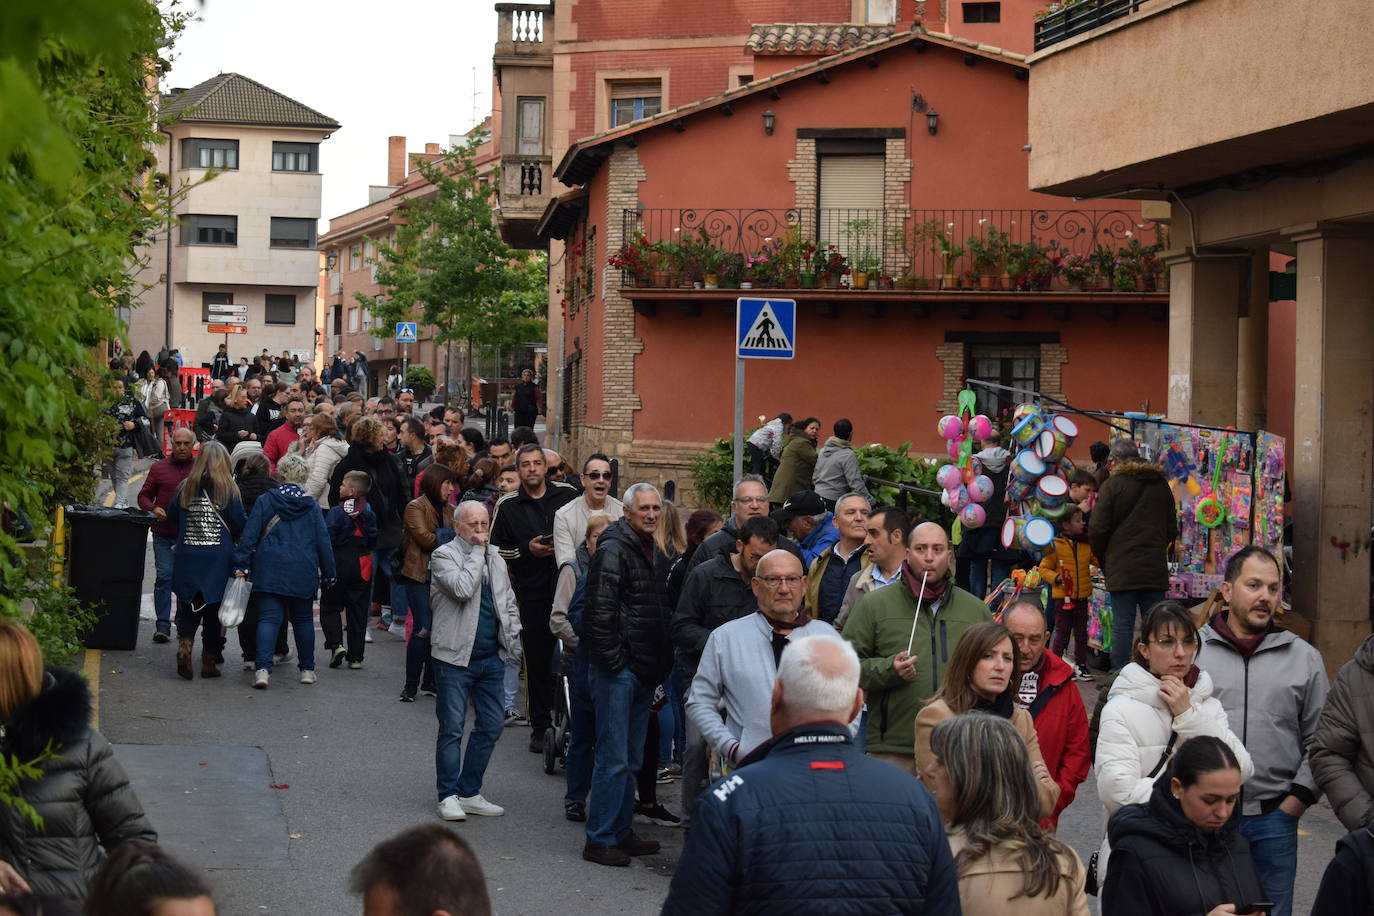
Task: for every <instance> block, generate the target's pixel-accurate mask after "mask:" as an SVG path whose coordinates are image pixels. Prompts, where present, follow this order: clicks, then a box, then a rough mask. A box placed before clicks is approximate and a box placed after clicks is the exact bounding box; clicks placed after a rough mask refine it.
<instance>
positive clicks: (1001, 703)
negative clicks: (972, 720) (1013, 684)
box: [973, 690, 1016, 719]
mask: <svg viewBox="0 0 1374 916" xmlns="http://www.w3.org/2000/svg"><path fill="white" fill-rule="evenodd" d="M1011 694H1012V692H1011V691H1010V690H1003V691H1002V692H1001V693H999V694H998V695H997V696H995V697H993V698H992V699H991V700H985V699H983V698H982V697H978V699H976V700H974V701H973V711H974V712H986V713H989V714H991V715H994V716H999V717H1001V718H1003V719H1010V718H1011V714H1012V711H1013V710H1014V709H1015V708H1016V707H1015V705H1013V704H1012V701H1011Z"/></svg>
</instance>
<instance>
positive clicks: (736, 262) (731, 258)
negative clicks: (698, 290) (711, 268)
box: [719, 252, 753, 289]
mask: <svg viewBox="0 0 1374 916" xmlns="http://www.w3.org/2000/svg"><path fill="white" fill-rule="evenodd" d="M719 271H720V286H721V288H722V289H740V288H749V287H751V286H752V285H753V284H752V283H749V282H746V281H745V257H744V255H742V254H739V253H738V252H729V253H726V252H721V258H720V267H719Z"/></svg>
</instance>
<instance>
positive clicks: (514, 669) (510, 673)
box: [501, 659, 520, 710]
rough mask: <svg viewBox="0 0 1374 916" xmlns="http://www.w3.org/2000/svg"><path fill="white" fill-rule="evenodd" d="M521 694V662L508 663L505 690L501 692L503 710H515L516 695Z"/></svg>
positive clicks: (516, 660)
mask: <svg viewBox="0 0 1374 916" xmlns="http://www.w3.org/2000/svg"><path fill="white" fill-rule="evenodd" d="M519 692H520V661H519V659H514V660H512V661H510V662H507V663H506V682H505V689H504V690H502V692H501V708H502V709H503V710H506V709H514V708H515V695H516V694H517V693H519Z"/></svg>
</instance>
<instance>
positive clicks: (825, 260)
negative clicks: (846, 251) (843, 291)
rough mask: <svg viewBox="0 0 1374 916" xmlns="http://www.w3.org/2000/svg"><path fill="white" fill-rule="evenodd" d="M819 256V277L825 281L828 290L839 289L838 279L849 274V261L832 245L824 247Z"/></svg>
mask: <svg viewBox="0 0 1374 916" xmlns="http://www.w3.org/2000/svg"><path fill="white" fill-rule="evenodd" d="M819 254H820V258H821V261H820V270H819V273H820V275H821V276H822V277H823V278H824V280H825V285H826V287H827V288H828V289H839V288H840V278H841V277H843V276H844V275H845V274H847V273H849V259H848V258H847V257H845V256H844V255H843V254H841V253H840V251H839V249H837V248H836V247H835V246H834V245H826V246H825V248H824V249H823V250H822V251H821V252H819Z"/></svg>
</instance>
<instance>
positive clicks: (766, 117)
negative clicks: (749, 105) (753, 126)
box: [763, 108, 777, 137]
mask: <svg viewBox="0 0 1374 916" xmlns="http://www.w3.org/2000/svg"><path fill="white" fill-rule="evenodd" d="M776 120H777V116H776V115H774V114H773V109H771V108H770V109H768V110H767V111H765V112H764V113H763V132H764V133H765V134H767V135H768V136H770V137H771V136H773V122H774V121H776Z"/></svg>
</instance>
